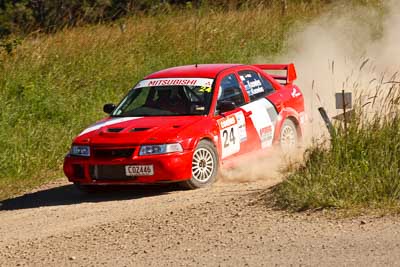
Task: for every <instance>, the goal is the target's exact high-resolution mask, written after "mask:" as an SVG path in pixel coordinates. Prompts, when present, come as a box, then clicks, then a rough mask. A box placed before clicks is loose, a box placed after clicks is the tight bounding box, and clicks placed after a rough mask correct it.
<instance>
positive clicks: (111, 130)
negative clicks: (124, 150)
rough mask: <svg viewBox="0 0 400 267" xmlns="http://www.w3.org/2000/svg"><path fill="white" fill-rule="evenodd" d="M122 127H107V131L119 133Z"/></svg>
mask: <svg viewBox="0 0 400 267" xmlns="http://www.w3.org/2000/svg"><path fill="white" fill-rule="evenodd" d="M123 129H124V128H108V129H107V132H109V133H119V132H120V131H122V130H123Z"/></svg>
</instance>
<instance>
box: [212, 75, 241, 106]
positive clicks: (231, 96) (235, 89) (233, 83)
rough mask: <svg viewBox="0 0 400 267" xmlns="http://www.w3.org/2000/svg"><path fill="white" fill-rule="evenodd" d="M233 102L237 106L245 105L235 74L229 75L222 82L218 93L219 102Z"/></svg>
mask: <svg viewBox="0 0 400 267" xmlns="http://www.w3.org/2000/svg"><path fill="white" fill-rule="evenodd" d="M223 100H226V101H232V102H234V103H235V105H236V106H241V105H243V104H244V96H243V92H242V89H240V85H239V81H238V80H237V79H236V76H235V74H229V75H228V76H226V77H224V78H223V79H222V80H221V84H220V86H219V93H218V101H223Z"/></svg>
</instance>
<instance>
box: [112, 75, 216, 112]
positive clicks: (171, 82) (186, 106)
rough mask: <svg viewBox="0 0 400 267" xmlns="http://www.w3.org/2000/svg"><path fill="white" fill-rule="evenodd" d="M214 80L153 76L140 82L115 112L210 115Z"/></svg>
mask: <svg viewBox="0 0 400 267" xmlns="http://www.w3.org/2000/svg"><path fill="white" fill-rule="evenodd" d="M212 83H213V80H212V79H200V78H199V79H177V78H173V79H153V80H144V81H141V82H140V83H138V85H136V86H135V88H134V89H132V90H131V91H130V92H129V93H128V95H127V96H126V97H125V98H124V99H123V100H122V102H121V103H120V104H119V105H118V107H117V108H116V109H115V110H114V112H113V113H112V114H111V115H112V116H114V117H136V116H140V117H146V116H185V115H205V114H208V111H209V109H210V104H211V99H212Z"/></svg>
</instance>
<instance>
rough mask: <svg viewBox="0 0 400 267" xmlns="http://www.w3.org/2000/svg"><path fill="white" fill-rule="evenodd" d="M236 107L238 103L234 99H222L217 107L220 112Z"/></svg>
mask: <svg viewBox="0 0 400 267" xmlns="http://www.w3.org/2000/svg"><path fill="white" fill-rule="evenodd" d="M235 108H236V104H235V102H233V101H227V100H222V101H220V102H218V104H217V109H218V111H219V113H224V112H227V111H231V110H234V109H235Z"/></svg>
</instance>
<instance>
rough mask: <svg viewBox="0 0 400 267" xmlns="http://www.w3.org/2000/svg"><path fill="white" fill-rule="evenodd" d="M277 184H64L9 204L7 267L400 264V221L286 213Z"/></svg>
mask: <svg viewBox="0 0 400 267" xmlns="http://www.w3.org/2000/svg"><path fill="white" fill-rule="evenodd" d="M269 185H270V184H269V183H265V182H253V183H242V184H217V185H215V186H213V187H212V188H207V189H202V190H195V191H182V190H178V189H177V188H175V187H171V186H169V187H136V188H131V189H130V190H124V191H121V192H106V193H103V194H100V195H95V196H85V195H82V194H80V193H79V192H78V191H76V189H75V188H74V187H73V186H71V185H68V184H66V183H63V182H59V183H55V184H53V185H49V186H48V187H47V188H42V189H40V190H39V191H37V192H33V193H30V194H27V195H24V196H21V197H18V198H15V199H10V200H7V201H4V202H3V203H1V207H0V237H1V238H0V266H24V265H29V266H99V265H102V266H271V265H332V266H334V265H335V266H336V265H340V266H342V265H348V266H356V265H360V264H364V265H367V266H371V265H374V266H381V265H391V266H393V265H400V222H399V220H398V218H393V217H385V218H372V217H366V218H357V219H341V220H334V219H328V218H326V217H324V216H322V215H321V214H319V215H318V214H317V215H315V214H313V215H307V214H288V213H286V212H282V211H274V210H271V209H269V208H266V207H265V206H264V205H263V204H262V202H260V201H259V200H258V199H259V198H260V194H261V193H262V192H263V191H264V190H265V188H267V187H268V186H269Z"/></svg>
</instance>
